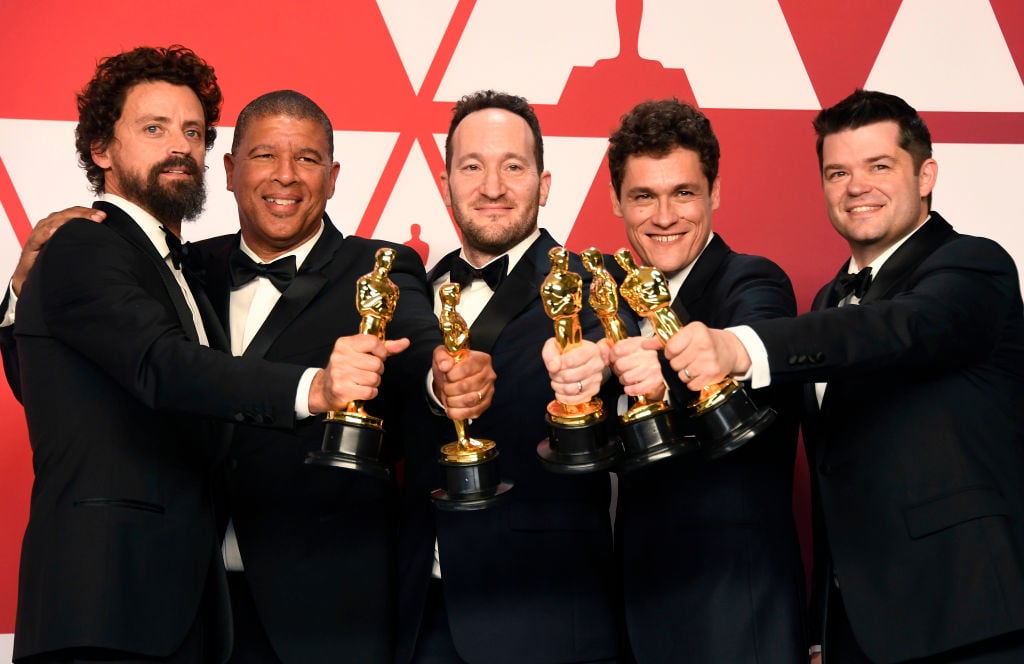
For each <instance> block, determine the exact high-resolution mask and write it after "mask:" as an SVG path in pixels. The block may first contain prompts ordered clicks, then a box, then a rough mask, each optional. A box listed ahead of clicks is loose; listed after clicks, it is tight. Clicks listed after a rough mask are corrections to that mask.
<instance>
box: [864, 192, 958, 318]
mask: <svg viewBox="0 0 1024 664" xmlns="http://www.w3.org/2000/svg"><path fill="white" fill-rule="evenodd" d="M955 235H956V231H954V230H953V227H952V226H950V225H949V222H947V221H946V220H945V219H943V218H942V217H941V216H940V215H939V213H938V212H932V213H931V219H929V220H928V221H926V222H925V224H924V226H922V227H921V228H920V229H918V231H917V232H916V233H914V234H913V235H912V236H911V237H910V239H909V240H907V241H906V242H904V243H903V246H901V247H900V248H899V249H897V250H896V253H894V254H893V255H892V256H890V257H889V260H887V261H885V265H883V266H882V269H881V270H879V271H878V274H877V275H876V276H875V277H874V279H872V280H871V287H870V288H868V292H867V293H865V294H864V297H863V298H861V303H864V302H870V301H872V300H878V299H882V298H884V297H885V296H886V295H888V294H889V293H890V292H892V290H893V289H894V288H896V287H898V286H899V285H900V284H901V283H902V282H903V280H904V279H905V278H906V276H907V275H908V274H910V273H911V272H912V271H913V270H914V269H915V268H917V266H918V265H920V264H921V261H923V260H924V259H926V258H927V257H928V256H930V255H931V254H932V253H933V252H934V251H935V250H936V249H937V248H938V247H940V246H941V245H943V244H945V243H946V242H948V241H949V240H950V238H952V237H954V236H955Z"/></svg>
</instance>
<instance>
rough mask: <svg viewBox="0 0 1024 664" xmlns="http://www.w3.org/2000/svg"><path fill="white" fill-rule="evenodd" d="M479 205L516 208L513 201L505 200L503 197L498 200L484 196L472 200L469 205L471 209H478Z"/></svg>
mask: <svg viewBox="0 0 1024 664" xmlns="http://www.w3.org/2000/svg"><path fill="white" fill-rule="evenodd" d="M481 205H503V206H505V207H515V206H516V204H515V201H512V200H510V199H508V198H505V197H504V196H501V197H499V198H487V197H485V196H481V197H479V198H476V199H474V200H473V202H472V203H470V206H471V207H479V206H481Z"/></svg>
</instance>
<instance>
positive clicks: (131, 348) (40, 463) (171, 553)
mask: <svg viewBox="0 0 1024 664" xmlns="http://www.w3.org/2000/svg"><path fill="white" fill-rule="evenodd" d="M96 207H98V208H100V209H102V210H103V211H105V212H106V214H107V218H106V220H105V221H104V222H103V223H102V224H97V223H94V222H92V221H87V220H81V221H79V220H74V221H71V222H69V223H67V224H66V225H64V226H63V227H61V228H60V229H59V230H58V231H57V232H56V233H55V234H54V235H53V237H52V239H51V240H50V241H49V242H48V243H47V245H46V247H45V248H44V249H43V251H42V253H41V254H40V255H39V258H38V260H37V262H36V265H35V266H34V268H33V270H32V271H31V273H30V274H29V278H28V279H27V280H26V282H25V286H24V289H23V291H22V295H21V298H20V299H19V301H18V313H17V316H18V318H17V322H16V325H15V327H16V330H15V336H16V341H17V344H16V346H17V353H18V359H19V363H18V366H20V381H19V384H20V389H21V397H22V400H23V403H24V406H25V414H26V417H27V420H28V431H29V440H30V442H31V445H32V466H33V470H34V471H35V481H34V483H33V486H32V499H31V513H30V515H29V521H28V527H27V529H26V531H25V537H24V540H23V544H22V554H21V569H20V576H19V585H18V609H17V620H16V627H15V633H16V638H15V643H14V655H15V659H19V658H22V657H26V656H29V655H34V654H38V653H44V652H48V651H54V650H59V649H63V648H107V649H113V650H121V651H127V652H132V653H138V654H140V655H143V656H147V657H158V656H164V655H167V654H169V653H171V652H173V651H175V649H176V648H177V647H178V646H179V645H180V643H181V641H182V639H183V637H184V636H185V634H186V632H187V630H188V629H189V627H190V626H191V625H192V623H193V621H194V620H195V619H196V615H197V608H198V607H199V603H200V598H201V597H202V596H203V593H204V587H205V588H206V592H207V597H208V601H209V602H210V603H211V606H212V608H213V609H214V611H213V613H214V614H215V615H218V616H221V617H222V618H223V620H221V621H220V622H219V624H216V625H210V626H209V627H208V629H209V630H210V631H209V633H208V636H210V637H211V638H217V637H220V642H221V645H222V649H221V654H222V655H225V656H226V654H227V650H228V648H229V647H230V638H229V637H230V632H229V630H230V625H229V624H228V621H227V617H228V615H229V614H228V611H227V606H226V602H227V596H226V587H225V583H224V575H223V565H222V564H220V563H219V561H218V558H219V545H218V539H219V538H218V534H217V531H216V527H215V521H214V512H213V507H212V500H211V481H210V480H211V476H212V474H213V468H214V467H215V465H216V462H217V460H218V458H219V457H221V456H222V454H223V451H224V449H223V438H221V437H219V436H218V435H217V433H216V431H215V430H214V429H212V428H211V427H209V426H208V425H207V424H206V420H205V419H203V418H199V417H197V416H201V415H210V416H216V417H219V418H222V419H231V420H235V421H239V422H245V421H259V422H262V423H264V424H266V425H268V426H278V427H290V426H292V424H293V422H294V419H295V415H294V404H295V391H296V388H297V385H298V382H299V378H300V375H301V373H302V371H303V370H304V367H303V366H299V365H287V364H282V365H271V364H269V363H266V362H262V361H259V362H255V361H248V360H239V359H235V358H231V357H230V356H228V355H226V354H224V353H222V352H219V351H217V350H213V349H211V348H206V347H203V346H200V345H199V344H198V343H197V342H196V338H197V337H196V331H195V327H194V324H193V320H192V317H191V314H190V313H189V310H188V307H187V305H186V302H185V299H184V297H183V296H182V293H181V290H180V288H179V286H178V283H177V282H176V281H175V280H174V278H173V276H172V274H171V271H170V269H169V268H168V267H167V265H166V264H165V263H164V260H163V259H162V258H161V256H160V255H159V254H158V252H157V251H156V250H155V249H154V248H153V246H152V244H151V243H150V242H149V240H148V239H147V238H146V236H145V234H144V233H143V232H142V230H141V229H140V228H139V227H138V226H137V225H136V224H135V222H134V221H133V220H132V219H131V218H130V217H129V216H128V215H127V214H126V213H124V212H123V211H122V210H121V209H120V208H118V207H116V206H114V205H111V204H108V203H104V202H100V203H97V204H96ZM197 300H198V301H199V302H198V303H199V305H200V307H201V308H203V307H204V304H206V303H205V299H203V298H201V297H197ZM204 326H205V327H206V331H207V334H208V335H209V336H210V339H211V343H218V342H222V341H223V333H221V332H219V330H218V329H217V326H216V320H215V318H214V317H211V318H208V319H206V323H205V325H204ZM5 350H6V351H10V350H12V348H11V347H10V346H7V347H5ZM9 366H10V365H9Z"/></svg>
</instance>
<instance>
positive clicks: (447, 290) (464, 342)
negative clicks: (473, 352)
mask: <svg viewBox="0 0 1024 664" xmlns="http://www.w3.org/2000/svg"><path fill="white" fill-rule="evenodd" d="M438 296H439V297H440V299H441V315H440V316H439V321H440V324H441V335H442V336H443V337H444V348H445V350H446V351H448V354H449V355H451V357H452V359H453V360H454V361H455V362H456V363H459V362H461V361H462V360H464V359H465V358H466V356H467V355H468V354H469V326H468V325H466V321H465V319H464V318H463V317H462V316H461V315H459V312H458V311H456V309H455V306H456V305H457V304H458V303H459V297H460V287H459V285H458V284H455V283H446V284H444V285H443V286H441V289H440V290H439V291H438ZM452 424H454V425H455V435H456V437H457V438H458V440H456V441H455V442H453V443H448V444H446V445H442V446H441V458H440V460H439V463H440V464H441V465H442V466H444V469H445V478H446V479H447V484H448V489H447V491H446V490H444V489H435V490H433V491H431V492H430V497H431V499H432V500H433V501H434V504H435V505H437V507H438V508H439V509H443V510H452V511H467V510H478V509H484V508H486V507H490V506H492V505H494V504H495V503H497V502H498V501H499V500H500V499H501V497H502V496H503V495H504V494H505V493H506V492H508V490H509V489H511V488H512V484H511V483H508V482H502V481H501V480H500V477H499V475H498V463H497V462H498V447H497V446H496V445H495V444H494V441H493V440H483V439H477V438H470V437H469V434H468V432H467V426H468V423H467V422H466V420H452Z"/></svg>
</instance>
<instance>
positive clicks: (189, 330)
mask: <svg viewBox="0 0 1024 664" xmlns="http://www.w3.org/2000/svg"><path fill="white" fill-rule="evenodd" d="M93 207H95V208H96V209H98V210H103V211H104V212H106V213H107V218H106V219H104V220H103V223H104V224H106V225H107V226H108V227H110V228H111V229H112V230H113V231H115V232H116V233H117V234H118V235H120V236H121V237H123V238H124V239H125V240H127V241H128V242H129V243H131V244H132V245H133V246H134V247H135V248H137V249H138V250H139V251H141V252H142V254H143V255H144V256H146V258H147V259H149V260H150V261H151V262H152V263H153V267H155V268H156V271H157V273H158V274H159V275H160V279H161V280H162V281H163V282H164V287H165V288H166V289H167V294H168V295H169V296H170V298H171V302H172V303H173V304H174V311H175V313H177V314H178V322H179V323H181V327H182V329H184V330H185V334H186V335H187V336H188V338H189V339H192V340H193V341H197V342H198V340H199V334H198V333H197V332H196V324H195V321H193V320H192V310H191V309H189V308H188V303H187V302H186V301H185V295H184V294H183V293H182V292H181V286H180V285H179V284H178V281H177V280H176V279H175V278H174V275H173V274H171V268H169V267H168V266H167V263H166V262H164V259H163V257H162V256H161V255H160V254H159V253H158V252H157V250H156V247H154V246H153V243H152V242H150V241H149V238H148V237H147V236H146V234H145V233H143V232H142V229H141V228H139V225H138V224H136V223H135V220H133V219H132V218H131V217H130V216H128V214H127V213H126V212H125V211H124V210H122V209H121V208H119V207H117V206H116V205H113V204H111V203H107V202H106V201H96V202H95V203H94V204H93ZM194 295H195V293H193V296H194Z"/></svg>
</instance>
